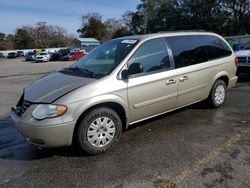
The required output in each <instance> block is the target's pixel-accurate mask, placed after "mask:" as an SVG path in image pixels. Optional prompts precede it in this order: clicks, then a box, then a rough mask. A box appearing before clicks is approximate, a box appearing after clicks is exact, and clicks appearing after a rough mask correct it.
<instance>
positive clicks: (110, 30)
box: [77, 0, 250, 41]
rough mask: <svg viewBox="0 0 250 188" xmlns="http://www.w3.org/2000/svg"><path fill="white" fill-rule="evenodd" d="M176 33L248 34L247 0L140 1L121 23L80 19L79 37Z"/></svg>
mask: <svg viewBox="0 0 250 188" xmlns="http://www.w3.org/2000/svg"><path fill="white" fill-rule="evenodd" d="M176 30H205V31H211V32H216V33H218V34H221V35H223V36H230V35H245V34H249V33H250V0H192V1H190V0H141V2H140V3H139V4H138V6H137V9H136V11H134V12H132V11H128V12H126V13H125V14H123V15H122V19H121V20H116V19H115V18H112V19H108V20H106V21H104V22H103V21H102V19H101V15H100V14H98V13H91V14H86V15H83V16H82V27H81V29H78V30H77V32H78V33H79V34H80V36H82V37H94V38H97V39H99V40H101V41H105V40H107V39H109V38H115V37H120V36H124V35H133V34H145V33H156V32H161V31H176Z"/></svg>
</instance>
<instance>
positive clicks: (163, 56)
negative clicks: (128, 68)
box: [128, 38, 171, 72]
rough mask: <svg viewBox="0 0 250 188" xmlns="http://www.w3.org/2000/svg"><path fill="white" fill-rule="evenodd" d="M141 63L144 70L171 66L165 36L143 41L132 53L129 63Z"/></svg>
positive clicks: (148, 70)
mask: <svg viewBox="0 0 250 188" xmlns="http://www.w3.org/2000/svg"><path fill="white" fill-rule="evenodd" d="M132 63H140V64H142V66H143V69H144V72H152V71H158V70H162V69H168V68H170V67H171V65H170V60H169V55H168V52H167V48H166V43H165V41H164V38H158V39H152V40H149V41H146V42H145V43H143V44H142V45H141V46H140V47H139V48H138V49H137V50H136V52H135V53H134V54H133V55H132V57H131V58H130V60H129V61H128V64H129V65H131V64H132Z"/></svg>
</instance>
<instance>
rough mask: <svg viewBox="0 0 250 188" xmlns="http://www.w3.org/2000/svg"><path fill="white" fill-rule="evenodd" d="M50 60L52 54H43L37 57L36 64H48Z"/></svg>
mask: <svg viewBox="0 0 250 188" xmlns="http://www.w3.org/2000/svg"><path fill="white" fill-rule="evenodd" d="M49 60H50V54H49V53H48V52H41V53H40V54H39V55H37V56H36V62H47V61H49Z"/></svg>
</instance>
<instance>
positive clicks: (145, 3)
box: [142, 0, 148, 34]
mask: <svg viewBox="0 0 250 188" xmlns="http://www.w3.org/2000/svg"><path fill="white" fill-rule="evenodd" d="M142 2H143V14H144V15H143V18H144V19H143V21H144V34H147V25H148V23H147V22H148V15H147V0H142Z"/></svg>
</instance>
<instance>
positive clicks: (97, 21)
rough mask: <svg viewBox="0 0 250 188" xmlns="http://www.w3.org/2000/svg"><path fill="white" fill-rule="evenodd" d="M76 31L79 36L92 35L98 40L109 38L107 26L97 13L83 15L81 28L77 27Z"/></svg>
mask: <svg viewBox="0 0 250 188" xmlns="http://www.w3.org/2000/svg"><path fill="white" fill-rule="evenodd" d="M77 32H78V33H79V34H80V37H92V38H95V39H98V40H100V41H105V40H107V39H108V38H109V32H108V30H107V27H106V25H105V24H104V23H103V22H102V20H101V15H100V14H98V13H89V14H87V15H83V16H82V28H81V29H78V30H77Z"/></svg>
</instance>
